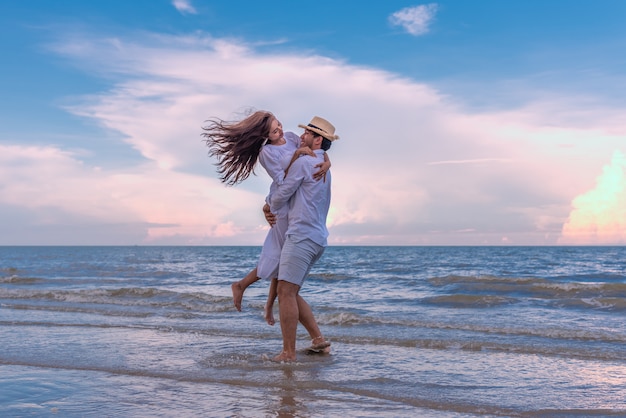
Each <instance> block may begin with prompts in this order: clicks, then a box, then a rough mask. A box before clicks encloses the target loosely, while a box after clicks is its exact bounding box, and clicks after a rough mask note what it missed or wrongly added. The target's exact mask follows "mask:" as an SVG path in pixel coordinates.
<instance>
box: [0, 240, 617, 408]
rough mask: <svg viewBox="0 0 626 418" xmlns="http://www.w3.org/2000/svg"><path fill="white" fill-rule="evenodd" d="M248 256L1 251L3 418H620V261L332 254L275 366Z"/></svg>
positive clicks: (472, 251)
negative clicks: (310, 330) (328, 347)
mask: <svg viewBox="0 0 626 418" xmlns="http://www.w3.org/2000/svg"><path fill="white" fill-rule="evenodd" d="M259 252H260V248H259V247H0V338H1V340H2V350H1V352H0V416H51V415H57V416H102V415H105V416H119V417H127V416H133V417H154V416H215V417H232V416H241V417H248V416H252V417H257V416H258V417H266V416H298V417H315V416H341V415H343V416H366V417H367V416H381V415H387V416H422V417H448V416H450V417H457V416H572V415H579V416H594V415H595V416H609V415H616V416H617V415H621V416H626V344H625V343H626V326H625V325H626V261H624V260H626V248H624V247H329V248H328V249H327V251H326V253H325V254H324V256H323V257H322V260H321V261H320V262H319V263H318V264H317V265H316V266H315V267H314V269H313V271H312V274H311V276H310V277H309V278H308V279H307V281H306V282H305V284H304V286H303V289H302V291H301V294H302V295H303V296H304V297H305V299H307V300H308V301H309V302H310V303H311V305H312V307H313V310H314V312H315V314H316V317H317V318H318V322H319V323H320V326H321V328H322V330H323V332H324V333H325V335H326V336H327V337H328V338H329V339H330V340H331V341H332V353H331V355H330V356H307V355H305V354H300V355H299V358H298V361H297V362H296V363H295V364H289V365H286V364H276V363H274V362H272V361H270V360H269V359H270V358H272V357H273V356H274V355H275V354H277V353H278V352H279V351H280V347H281V336H280V327H279V325H276V326H274V327H270V326H268V325H266V324H265V322H264V319H263V306H264V303H265V298H266V292H267V283H261V282H259V283H257V284H255V285H254V286H253V287H251V288H250V289H249V290H248V292H247V293H246V296H245V298H244V304H243V312H241V313H239V312H236V311H235V309H234V308H233V307H232V300H231V294H230V283H231V282H232V281H234V280H238V279H239V278H241V277H243V275H245V274H246V273H247V272H248V271H249V270H250V268H251V267H253V266H254V263H255V261H256V258H257V257H258V254H259ZM276 316H277V312H276ZM308 344H309V340H308V337H307V335H306V333H305V332H304V330H303V329H302V328H299V340H298V346H299V347H301V348H303V347H306V346H307V345H308Z"/></svg>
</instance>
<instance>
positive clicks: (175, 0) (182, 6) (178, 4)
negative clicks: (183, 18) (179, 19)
mask: <svg viewBox="0 0 626 418" xmlns="http://www.w3.org/2000/svg"><path fill="white" fill-rule="evenodd" d="M172 4H173V5H174V7H175V8H176V10H178V11H179V12H181V13H182V14H187V13H190V14H196V13H197V12H196V9H195V8H194V7H193V6H192V5H191V1H189V0H172Z"/></svg>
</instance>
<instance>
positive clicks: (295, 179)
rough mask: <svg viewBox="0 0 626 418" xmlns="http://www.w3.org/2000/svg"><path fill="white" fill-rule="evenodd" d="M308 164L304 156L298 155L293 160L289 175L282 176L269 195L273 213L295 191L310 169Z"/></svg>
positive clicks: (287, 200) (285, 202)
mask: <svg viewBox="0 0 626 418" xmlns="http://www.w3.org/2000/svg"><path fill="white" fill-rule="evenodd" d="M309 165H310V164H307V158H306V157H300V158H298V159H297V160H296V161H294V162H293V164H292V165H291V168H290V169H289V175H288V176H287V177H285V178H284V180H283V182H282V184H280V186H278V189H277V190H276V191H275V192H274V193H272V195H271V196H269V204H270V210H271V211H272V212H273V213H276V211H277V210H279V209H280V208H282V207H283V206H285V205H286V204H287V202H289V199H290V198H291V196H293V195H294V194H295V193H296V191H297V190H298V188H299V187H300V185H301V184H302V182H303V181H304V179H305V178H307V177H306V176H307V175H308V174H307V173H308V172H309V171H310V170H309V168H308V166H309Z"/></svg>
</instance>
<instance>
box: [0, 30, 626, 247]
mask: <svg viewBox="0 0 626 418" xmlns="http://www.w3.org/2000/svg"><path fill="white" fill-rule="evenodd" d="M76 44H77V42H75V41H74V40H68V41H67V42H64V43H63V44H62V45H59V46H58V47H57V49H56V50H57V51H58V52H59V53H61V54H63V55H64V56H66V57H71V58H72V59H74V60H77V61H78V62H79V63H80V65H81V66H83V67H84V66H87V67H88V68H95V69H98V71H100V72H103V73H104V74H115V76H116V77H115V80H117V81H116V82H115V84H114V85H112V87H111V88H110V89H109V90H106V91H102V92H101V93H100V94H98V95H95V96H89V97H84V98H83V100H82V101H80V103H78V102H77V103H76V105H75V106H72V107H70V108H69V109H70V110H71V111H72V112H73V113H75V114H78V115H82V116H84V117H87V118H90V119H92V120H94V121H97V122H98V123H100V124H101V125H102V126H104V127H106V128H107V129H108V130H111V131H113V132H118V133H119V135H120V136H121V137H122V138H123V139H124V141H126V144H127V145H128V147H132V148H133V149H135V150H137V151H138V152H139V153H140V154H141V156H142V157H143V158H144V160H143V161H141V162H140V163H138V164H135V165H132V166H127V167H116V169H115V170H111V169H107V168H99V169H98V168H97V167H95V166H91V165H89V164H87V163H86V162H85V161H84V160H83V159H82V157H81V155H82V154H80V153H72V152H68V151H66V150H64V149H63V148H62V147H61V146H47V147H40V148H31V147H29V146H23V145H20V146H18V145H12V146H10V147H9V148H6V149H3V150H0V155H1V156H3V157H2V158H0V184H3V185H8V186H4V187H3V188H0V212H1V213H0V214H6V216H9V217H6V216H3V219H7V222H5V223H4V225H5V228H7V226H6V225H8V224H12V225H20V223H21V225H26V226H28V227H29V228H30V229H28V228H27V229H28V230H29V231H31V232H32V234H33V235H32V236H33V237H35V238H36V236H37V235H36V231H38V229H37V228H36V227H35V226H34V225H40V226H41V225H44V224H45V225H65V227H64V229H65V230H68V225H77V224H80V225H85V228H87V230H90V231H95V232H94V234H93V236H92V237H91V239H92V240H93V242H91V243H94V244H98V243H103V242H102V240H105V239H111V240H113V239H118V240H122V239H125V240H126V241H127V242H125V243H127V244H137V243H165V244H166V243H176V244H178V243H186V244H191V243H195V244H261V243H262V239H263V236H264V233H265V225H264V221H263V219H262V215H261V212H260V207H261V205H262V202H263V199H264V197H265V194H266V193H267V190H268V186H269V180H268V179H267V176H266V174H265V173H264V172H263V170H262V168H259V169H258V174H259V175H258V176H257V177H252V178H250V179H248V180H247V181H246V182H245V183H244V184H241V185H239V186H236V187H233V188H227V187H225V186H224V185H222V184H221V183H219V181H218V180H217V174H216V173H215V167H214V165H213V164H214V161H212V160H211V159H209V158H208V156H207V149H206V147H205V146H204V145H203V144H202V142H201V136H200V133H201V129H200V128H201V126H202V124H203V122H204V121H205V120H206V119H208V118H209V117H213V116H217V117H221V118H227V119H230V118H236V117H238V112H240V111H242V110H244V109H245V108H246V107H248V106H253V107H255V108H259V109H268V110H271V111H273V112H274V113H275V114H276V115H277V116H278V117H279V118H280V119H281V121H282V122H283V124H284V126H285V128H286V129H291V130H295V131H296V132H298V133H299V130H298V128H297V125H298V124H299V123H306V122H307V121H308V120H310V118H311V117H312V116H313V115H319V116H322V117H325V118H327V119H329V120H330V121H331V122H332V123H333V124H334V125H335V126H336V127H337V133H338V134H339V135H340V136H341V140H339V141H337V142H335V143H334V144H333V147H332V148H331V150H330V151H329V155H330V158H331V160H332V164H333V167H332V171H333V201H332V207H331V214H330V216H329V222H328V223H329V227H330V232H331V236H330V242H331V244H340V243H344V244H409V245H410V244H494V245H498V244H501V243H502V242H503V241H502V239H503V237H506V243H509V244H554V243H556V240H557V239H558V237H559V235H560V233H561V228H562V225H563V222H564V221H565V219H566V217H567V215H568V213H569V209H570V207H569V203H570V201H571V198H572V196H574V195H576V194H577V193H578V187H580V185H581V184H584V182H585V181H589V179H593V178H594V176H595V174H594V173H595V172H597V171H594V170H596V169H597V167H598V166H601V164H602V163H603V162H602V155H603V154H602V152H600V151H598V150H597V149H600V150H601V149H606V148H607V147H610V146H613V145H614V143H615V142H619V141H623V136H621V137H620V136H619V133H620V132H624V131H625V130H626V129H625V126H624V122H623V121H622V118H621V117H620V115H621V114H623V112H621V111H615V112H614V113H613V114H612V116H607V114H606V112H604V109H596V110H595V111H589V114H588V115H587V117H586V118H585V117H578V118H577V125H576V126H574V127H572V126H559V125H558V124H559V121H558V120H556V119H555V118H552V119H551V120H550V121H549V123H546V121H545V120H544V119H545V118H546V115H555V114H557V113H558V112H555V109H556V110H560V111H561V113H563V114H565V113H567V112H566V109H567V104H568V100H567V98H564V100H563V103H558V104H557V103H552V104H551V105H550V106H552V108H550V107H548V106H546V105H545V104H542V103H539V104H529V105H527V106H526V107H524V108H521V109H516V110H509V111H507V112H488V113H482V114H477V113H468V112H466V111H464V110H463V109H462V108H460V107H458V105H456V104H455V103H454V101H453V100H452V98H451V97H446V96H443V95H442V94H440V93H439V92H438V91H436V90H435V89H433V88H431V87H430V86H428V85H425V84H423V83H419V82H416V81H414V80H409V79H403V78H399V77H397V76H396V75H395V74H392V73H388V72H384V71H380V70H377V69H372V68H363V67H356V66H352V65H348V64H346V63H343V62H340V61H336V60H332V59H328V58H326V57H321V56H311V55H309V54H303V55H295V54H282V55H281V54H265V53H259V52H257V51H256V50H254V49H252V48H250V47H249V46H247V45H245V44H240V43H233V42H230V41H227V40H221V39H212V38H210V37H202V36H188V37H167V36H154V37H152V38H143V39H135V40H131V39H116V40H115V41H110V40H106V39H105V40H103V39H97V38H90V37H89V36H83V37H82V38H81V44H82V45H83V47H80V48H75V47H73V45H76ZM69 46H72V47H69ZM559 106H560V108H558V107H559ZM602 126H611V132H609V133H607V132H602V131H601V127H602ZM95 140H97V139H96V138H92V139H91V140H90V141H95ZM564 142H567V143H568V144H569V145H571V146H568V147H567V148H564V147H563V146H562V145H563V143H564ZM84 146H85V148H86V150H85V152H89V150H88V149H87V148H88V147H89V142H85V145H84ZM94 158H96V157H93V156H92V157H91V159H90V160H89V161H92V160H93V159H94ZM94 164H95V163H94ZM20 208H21V209H23V210H22V211H21V212H20V210H18V209H20ZM25 213H26V214H27V215H28V216H27V219H25V216H26V215H25ZM72 219H78V221H73V220H72ZM77 222H78V223H77ZM103 225H104V226H106V225H132V226H133V227H132V228H126V229H128V231H126V232H127V233H126V232H123V233H120V235H119V236H117V237H116V238H115V237H111V235H106V234H105V233H104V232H103V230H105V229H106V228H105V227H103ZM119 229H122V230H124V228H118V229H116V230H119ZM22 230H24V229H22ZM39 231H41V229H39ZM459 231H461V232H459ZM1 232H2V231H0V236H2V237H7V234H6V233H1ZM41 234H43V232H40V235H41ZM14 236H17V235H14ZM85 236H86V235H85ZM99 237H100V238H101V239H100V241H99ZM35 238H33V240H35ZM5 239H7V238H5ZM57 239H61V238H59V235H57ZM85 239H87V238H86V237H85ZM39 240H40V241H39V243H40V242H41V240H43V238H41V236H40V237H39ZM137 241H139V242H137ZM5 242H6V241H5ZM36 243H37V242H36ZM106 243H108V241H107V242H106ZM115 243H119V242H117V241H116V242H115Z"/></svg>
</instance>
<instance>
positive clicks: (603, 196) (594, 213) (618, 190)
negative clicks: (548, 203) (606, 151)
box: [559, 150, 626, 244]
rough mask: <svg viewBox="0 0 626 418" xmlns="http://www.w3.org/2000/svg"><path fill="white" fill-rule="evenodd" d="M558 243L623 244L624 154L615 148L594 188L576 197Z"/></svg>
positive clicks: (625, 219) (625, 215)
mask: <svg viewBox="0 0 626 418" xmlns="http://www.w3.org/2000/svg"><path fill="white" fill-rule="evenodd" d="M572 206H573V209H572V211H571V212H570V215H569V218H568V220H567V222H565V224H564V225H563V230H562V236H561V239H560V240H559V242H560V243H561V244H625V243H626V156H625V155H624V153H622V152H621V151H619V150H618V151H615V152H614V153H613V158H612V160H611V163H610V164H608V165H606V166H604V168H603V170H602V174H601V175H600V176H599V177H598V180H597V184H596V187H595V189H593V190H590V191H588V192H586V193H583V194H581V195H579V196H577V197H576V198H575V199H574V200H573V201H572Z"/></svg>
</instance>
